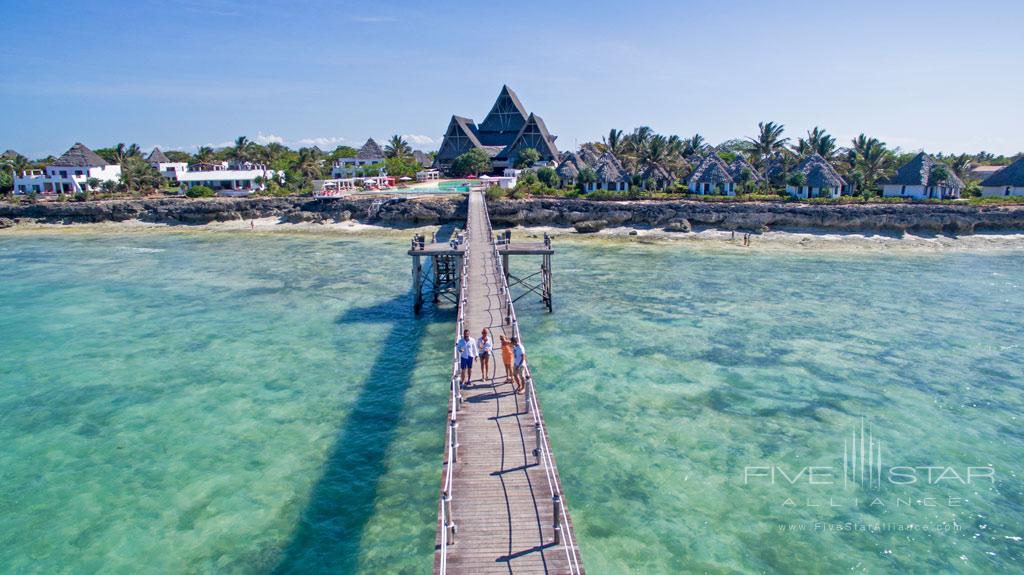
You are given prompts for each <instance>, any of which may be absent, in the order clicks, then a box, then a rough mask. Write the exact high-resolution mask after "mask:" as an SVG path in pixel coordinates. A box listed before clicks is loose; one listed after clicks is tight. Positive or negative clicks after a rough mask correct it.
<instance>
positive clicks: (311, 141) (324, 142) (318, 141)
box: [293, 136, 345, 149]
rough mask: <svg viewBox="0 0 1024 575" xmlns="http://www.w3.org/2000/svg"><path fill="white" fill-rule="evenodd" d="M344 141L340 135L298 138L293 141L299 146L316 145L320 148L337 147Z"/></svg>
mask: <svg viewBox="0 0 1024 575" xmlns="http://www.w3.org/2000/svg"><path fill="white" fill-rule="evenodd" d="M344 142H345V138H342V137H341V136H329V137H320V138H300V139H298V140H295V141H294V142H293V143H294V144H295V145H297V146H299V147H308V146H317V147H319V148H322V149H327V148H337V147H338V146H340V145H341V144H342V143H344Z"/></svg>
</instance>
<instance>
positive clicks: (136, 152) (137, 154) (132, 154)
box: [125, 144, 142, 158]
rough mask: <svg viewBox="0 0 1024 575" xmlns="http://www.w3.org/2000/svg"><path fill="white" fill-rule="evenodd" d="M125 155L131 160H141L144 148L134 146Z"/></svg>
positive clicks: (129, 147)
mask: <svg viewBox="0 0 1024 575" xmlns="http://www.w3.org/2000/svg"><path fill="white" fill-rule="evenodd" d="M125 154H127V156H128V157H129V158H141V157H142V148H139V145H138V144H132V145H130V146H128V148H127V149H126V150H125Z"/></svg>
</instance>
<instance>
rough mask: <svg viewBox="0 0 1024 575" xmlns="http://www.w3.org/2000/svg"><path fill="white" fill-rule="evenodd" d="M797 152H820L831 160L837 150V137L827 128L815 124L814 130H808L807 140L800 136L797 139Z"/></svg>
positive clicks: (809, 153) (803, 154)
mask: <svg viewBox="0 0 1024 575" xmlns="http://www.w3.org/2000/svg"><path fill="white" fill-rule="evenodd" d="M796 152H797V153H798V154H800V155H801V156H810V155H812V154H818V155H819V156H821V157H822V158H825V159H826V160H829V159H831V158H832V156H833V155H834V154H835V152H836V139H835V138H834V137H832V136H830V135H829V133H828V132H826V131H825V130H822V129H821V128H819V127H817V126H815V128H814V129H813V130H810V131H808V132H807V139H806V140H805V139H804V138H800V139H799V140H798V141H797V145H796Z"/></svg>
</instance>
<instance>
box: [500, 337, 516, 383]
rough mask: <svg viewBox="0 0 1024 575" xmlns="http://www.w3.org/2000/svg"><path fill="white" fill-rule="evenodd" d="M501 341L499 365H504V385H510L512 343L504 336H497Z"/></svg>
mask: <svg viewBox="0 0 1024 575" xmlns="http://www.w3.org/2000/svg"><path fill="white" fill-rule="evenodd" d="M498 339H499V341H501V363H504V364H505V383H512V358H513V353H512V342H510V341H509V340H508V338H506V337H505V336H504V335H500V336H498Z"/></svg>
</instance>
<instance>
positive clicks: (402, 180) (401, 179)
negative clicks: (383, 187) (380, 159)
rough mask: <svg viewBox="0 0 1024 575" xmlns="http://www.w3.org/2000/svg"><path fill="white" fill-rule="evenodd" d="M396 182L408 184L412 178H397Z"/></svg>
mask: <svg viewBox="0 0 1024 575" xmlns="http://www.w3.org/2000/svg"><path fill="white" fill-rule="evenodd" d="M398 180H399V181H400V182H408V181H410V180H412V178H410V177H409V176H402V177H401V178H398Z"/></svg>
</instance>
